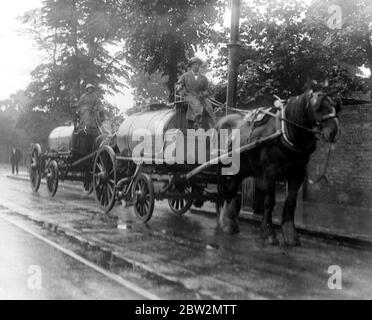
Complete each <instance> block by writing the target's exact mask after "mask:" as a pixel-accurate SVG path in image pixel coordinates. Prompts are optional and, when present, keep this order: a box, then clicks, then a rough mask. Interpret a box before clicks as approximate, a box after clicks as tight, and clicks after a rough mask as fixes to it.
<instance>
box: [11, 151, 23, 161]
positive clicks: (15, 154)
mask: <svg viewBox="0 0 372 320" xmlns="http://www.w3.org/2000/svg"><path fill="white" fill-rule="evenodd" d="M21 160H22V152H21V151H20V150H18V149H15V152H14V151H13V149H12V151H10V162H11V163H20V162H21Z"/></svg>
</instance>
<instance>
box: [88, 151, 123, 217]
mask: <svg viewBox="0 0 372 320" xmlns="http://www.w3.org/2000/svg"><path fill="white" fill-rule="evenodd" d="M116 184H117V178H116V155H115V152H114V150H112V148H110V147H109V146H104V147H102V148H101V149H100V150H99V151H98V154H97V157H96V160H95V162H94V167H93V190H94V195H95V198H96V201H97V203H98V205H99V206H100V208H101V209H102V210H103V211H104V212H105V213H108V212H110V211H111V210H112V208H113V207H114V205H115V202H116Z"/></svg>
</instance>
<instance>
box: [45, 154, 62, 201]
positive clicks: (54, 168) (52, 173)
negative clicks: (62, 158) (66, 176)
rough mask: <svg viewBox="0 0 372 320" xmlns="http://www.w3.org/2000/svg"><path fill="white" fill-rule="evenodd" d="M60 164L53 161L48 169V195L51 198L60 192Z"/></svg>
mask: <svg viewBox="0 0 372 320" xmlns="http://www.w3.org/2000/svg"><path fill="white" fill-rule="evenodd" d="M58 182H59V176H58V164H57V162H56V161H54V160H53V161H51V162H49V164H48V167H47V175H46V185H47V189H48V193H49V195H50V196H51V197H54V196H55V195H56V193H57V190H58Z"/></svg>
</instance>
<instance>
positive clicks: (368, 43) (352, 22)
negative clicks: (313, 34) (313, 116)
mask: <svg viewBox="0 0 372 320" xmlns="http://www.w3.org/2000/svg"><path fill="white" fill-rule="evenodd" d="M309 18H311V22H309V24H310V25H311V27H312V28H316V26H317V25H319V24H322V25H323V26H325V25H326V27H327V28H326V29H325V30H324V33H323V34H322V39H323V43H324V45H325V46H327V48H328V50H329V51H331V52H334V53H335V54H336V55H337V56H338V60H339V64H340V65H342V66H343V67H344V69H346V70H348V71H349V72H348V73H354V74H355V73H358V72H359V70H358V69H357V68H356V67H360V66H363V65H365V66H366V67H368V68H370V69H371V70H372V2H371V1H370V0H353V1H348V0H335V1H333V0H332V1H330V0H325V1H324V0H323V1H321V0H314V1H313V5H312V6H311V8H310V10H309ZM309 20H310V19H309ZM325 22H326V23H325ZM368 82H369V85H368V86H367V88H368V89H369V90H371V91H372V77H370V79H369V81H368ZM352 89H355V88H352ZM357 89H362V88H360V87H359V88H357Z"/></svg>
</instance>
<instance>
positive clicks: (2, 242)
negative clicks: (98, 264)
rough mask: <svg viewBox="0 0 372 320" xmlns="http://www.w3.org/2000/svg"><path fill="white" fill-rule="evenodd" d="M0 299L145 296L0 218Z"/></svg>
mask: <svg viewBox="0 0 372 320" xmlns="http://www.w3.org/2000/svg"><path fill="white" fill-rule="evenodd" d="M0 299H1V300H10V299H11V300H14V299H16V300H19V299H21V300H23V299H27V300H31V299H32V300H36V299H37V300H45V299H53V300H59V299H63V300H75V299H78V300H86V299H99V300H106V299H110V300H118V299H135V300H138V299H144V297H142V296H140V295H138V294H136V293H135V292H133V291H131V290H129V289H127V288H125V287H123V286H121V285H119V284H118V283H116V282H115V281H113V280H110V279H108V278H107V277H105V276H104V275H102V274H101V273H99V272H97V271H95V270H93V269H92V268H90V267H88V266H87V265H85V264H83V263H81V262H79V261H77V260H76V259H73V258H72V257H70V256H68V255H66V254H64V253H63V252H61V251H60V250H57V249H55V248H53V247H51V246H50V245H48V244H46V243H45V242H43V241H41V240H39V239H37V238H35V237H34V236H32V235H30V234H29V233H26V232H25V231H22V230H20V229H19V228H17V227H15V226H14V225H12V224H10V223H9V222H6V221H4V220H3V219H1V218H0Z"/></svg>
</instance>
